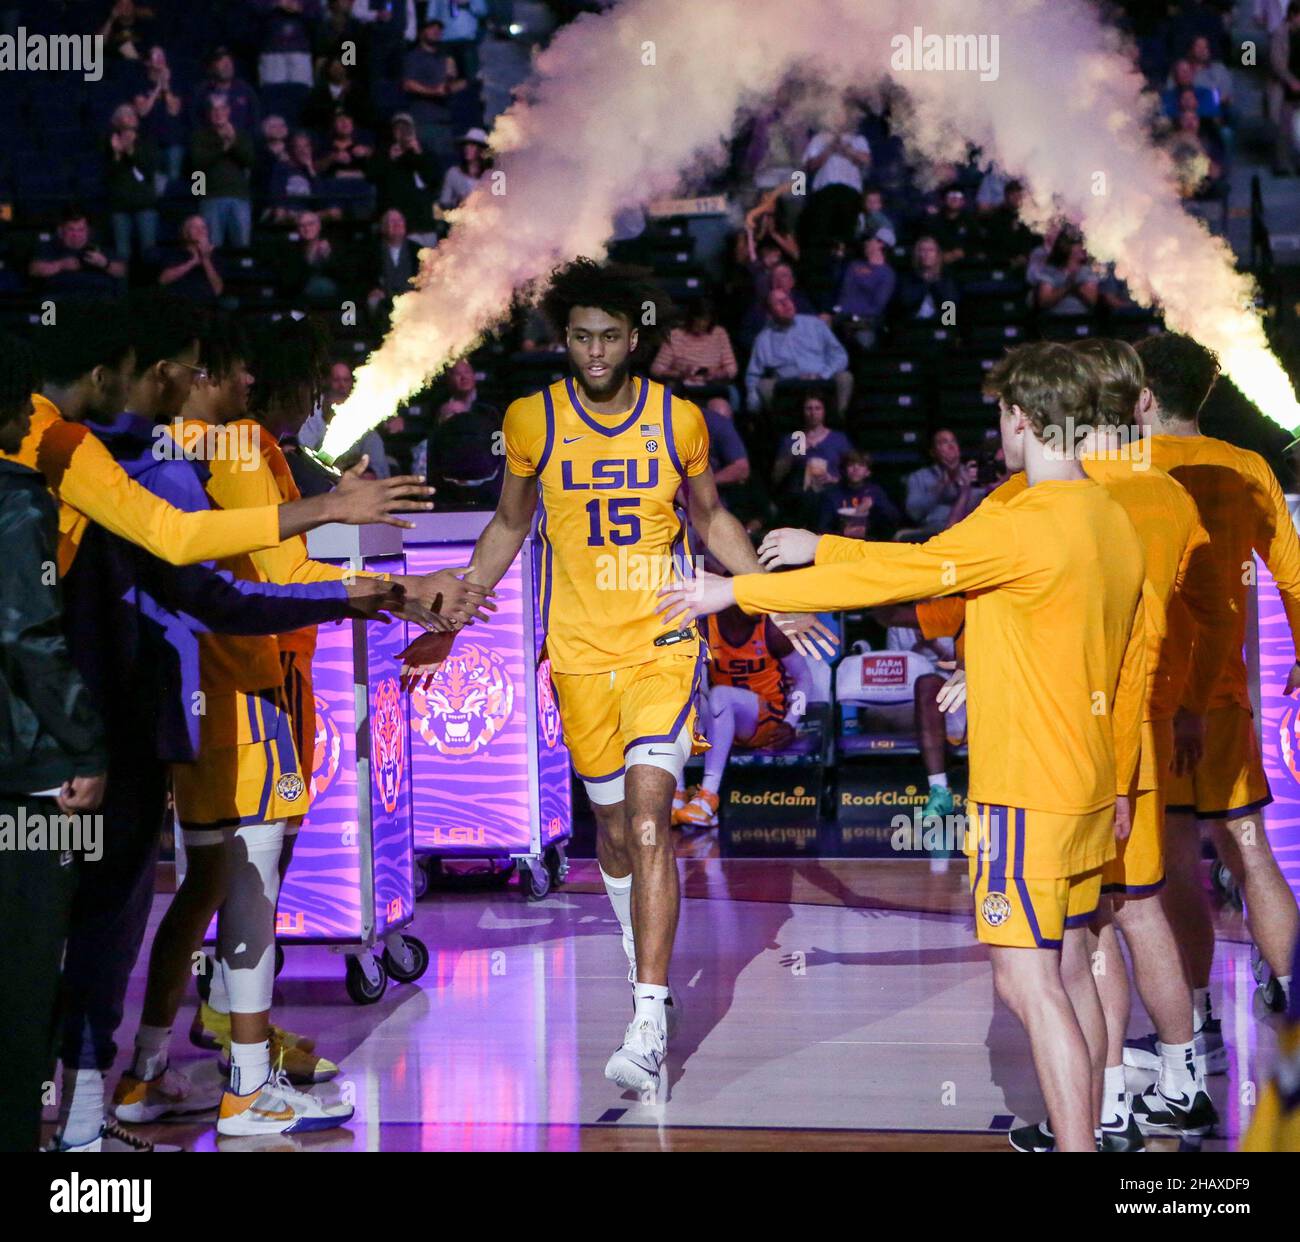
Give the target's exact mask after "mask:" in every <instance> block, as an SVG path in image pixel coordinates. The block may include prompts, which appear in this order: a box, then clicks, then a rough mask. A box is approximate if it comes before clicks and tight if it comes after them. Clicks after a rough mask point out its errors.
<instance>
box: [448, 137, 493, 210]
mask: <svg viewBox="0 0 1300 1242" xmlns="http://www.w3.org/2000/svg"><path fill="white" fill-rule="evenodd" d="M456 141H457V142H458V143H459V144H460V163H458V164H453V165H452V166H451V167H450V168H449V169H447V172H446V175H445V176H444V177H443V179H442V193H441V194H439V195H438V206H439V207H442V208H444V209H445V210H450V209H451V208H453V207H459V206H460V205H461V203H463V202H464V201H465V200H466V199H467V198H468V197H469V196H470V195H471V194H473V193H474V191H475V190H477V189H478V187H479V186H481V185H486V184H487V179H488V173H489V172H490V171H491V169H492V160H491V157H490V156H489V155H488V140H487V134H485V133H484V132H483V131H482V130H481V129H478V128H477V127H476V128H474V129H471V130H469V131H468V132H466V133H464V134H462V135H461V136H460V137H459V138H458V139H457V140H456Z"/></svg>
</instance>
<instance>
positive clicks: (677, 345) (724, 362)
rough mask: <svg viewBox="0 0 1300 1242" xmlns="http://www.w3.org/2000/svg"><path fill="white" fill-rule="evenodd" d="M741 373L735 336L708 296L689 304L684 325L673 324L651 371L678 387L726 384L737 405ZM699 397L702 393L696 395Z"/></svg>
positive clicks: (653, 374)
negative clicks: (734, 341) (729, 330)
mask: <svg viewBox="0 0 1300 1242" xmlns="http://www.w3.org/2000/svg"><path fill="white" fill-rule="evenodd" d="M739 373H740V368H739V367H738V366H737V365H736V355H735V352H734V351H733V350H732V348H731V338H730V337H729V336H728V335H727V330H726V328H724V327H723V326H722V325H721V324H720V323H718V317H717V314H716V312H715V311H714V308H713V303H712V301H711V300H710V299H708V298H696V299H694V300H693V301H692V302H690V303H689V304H688V306H687V307H686V314H685V316H684V322H683V324H682V326H681V327H679V328H673V329H672V331H670V332H669V333H668V337H667V339H666V340H665V341H664V342H663V344H662V345H660V346H659V352H658V353H657V354H656V355H655V358H654V361H653V362H652V363H651V364H650V374H651V375H652V376H653V377H654V378H655V379H657V380H662V381H663V382H664V383H666V384H671V385H672V386H673V387H674V389H677V390H679V391H680V390H681V389H686V390H687V391H686V394H685V395H687V396H690V395H691V393H690V391H689V390H690V389H692V388H708V387H717V386H718V385H725V386H726V388H727V390H728V393H727V396H728V400H729V401H730V402H731V403H732V405H733V406H734V405H736V404H737V403H738V402H739V400H740V394H739V392H738V391H737V390H736V387H735V384H734V381H735V379H736V376H737V375H738V374H739ZM696 399H697V400H698V397H697V398H696Z"/></svg>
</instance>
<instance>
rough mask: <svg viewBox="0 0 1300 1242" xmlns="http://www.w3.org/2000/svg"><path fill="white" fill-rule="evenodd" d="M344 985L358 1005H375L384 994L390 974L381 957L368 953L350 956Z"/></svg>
mask: <svg viewBox="0 0 1300 1242" xmlns="http://www.w3.org/2000/svg"><path fill="white" fill-rule="evenodd" d="M343 986H344V987H346V988H347V990H348V995H349V996H350V997H351V998H352V1001H353V1003H354V1004H357V1005H373V1004H374V1003H375V1002H376V1001H377V1000H378V999H379V998H380V997H381V996H383V994H384V989H385V988H386V987H387V986H388V976H387V975H385V974H384V964H383V962H381V961H380V960H379V958H377V957H374V956H372V955H371V954H366V956H365V958H364V959H363V958H360V957H349V958H348V965H347V974H346V975H345V976H344V979H343Z"/></svg>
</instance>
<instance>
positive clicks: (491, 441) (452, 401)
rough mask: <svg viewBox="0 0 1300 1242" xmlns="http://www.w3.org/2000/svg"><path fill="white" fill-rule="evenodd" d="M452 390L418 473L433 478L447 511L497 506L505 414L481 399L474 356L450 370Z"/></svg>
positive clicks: (419, 451)
mask: <svg viewBox="0 0 1300 1242" xmlns="http://www.w3.org/2000/svg"><path fill="white" fill-rule="evenodd" d="M447 388H448V391H449V395H448V397H447V400H446V401H444V402H443V403H442V404H441V405H440V406H439V407H438V412H437V415H436V417H435V419H434V425H433V430H432V431H431V432H430V433H429V437H428V439H427V440H426V441H425V443H424V444H422V445H419V446H417V448H416V450H415V453H414V454H413V456H412V461H411V469H412V472H413V473H415V474H425V475H427V477H428V479H429V482H430V484H432V486H433V487H435V488H437V493H438V496H439V497H440V499H441V504H442V508H443V510H444V511H445V510H447V509H491V508H494V507H495V505H496V503H497V500H498V499H499V498H500V496H501V481H502V479H503V478H504V477H505V455H504V454H502V453H500V452H498V451H496V450H497V448H498V441H499V438H500V437H499V434H498V433H499V432H500V431H501V412H500V411H499V410H497V409H494V408H493V407H492V406H490V405H487V404H486V403H485V402H483V401H480V400H479V397H478V377H477V376H476V375H475V373H474V366H473V364H472V363H471V362H470V360H469V359H468V358H461V359H459V360H458V361H457V362H456V363H455V365H454V366H452V368H451V369H450V370H449V371H448V372H447Z"/></svg>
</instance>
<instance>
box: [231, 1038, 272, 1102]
mask: <svg viewBox="0 0 1300 1242" xmlns="http://www.w3.org/2000/svg"><path fill="white" fill-rule="evenodd" d="M270 1076H271V1041H270V1040H267V1039H264V1040H262V1041H261V1042H260V1043H256V1044H237V1043H235V1042H234V1041H233V1040H232V1041H231V1044H230V1090H231V1093H232V1094H234V1095H248V1094H249V1092H251V1091H256V1090H257V1089H258V1087H260V1086H261V1085H262V1084H263V1083H264V1082H265V1081H266V1080H267V1079H268V1078H270Z"/></svg>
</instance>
